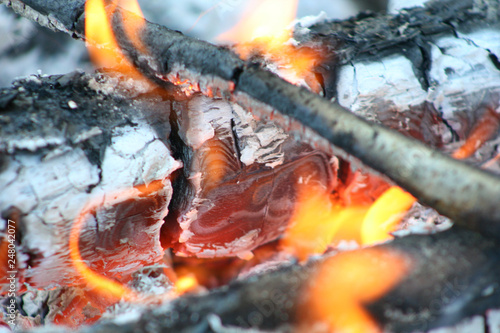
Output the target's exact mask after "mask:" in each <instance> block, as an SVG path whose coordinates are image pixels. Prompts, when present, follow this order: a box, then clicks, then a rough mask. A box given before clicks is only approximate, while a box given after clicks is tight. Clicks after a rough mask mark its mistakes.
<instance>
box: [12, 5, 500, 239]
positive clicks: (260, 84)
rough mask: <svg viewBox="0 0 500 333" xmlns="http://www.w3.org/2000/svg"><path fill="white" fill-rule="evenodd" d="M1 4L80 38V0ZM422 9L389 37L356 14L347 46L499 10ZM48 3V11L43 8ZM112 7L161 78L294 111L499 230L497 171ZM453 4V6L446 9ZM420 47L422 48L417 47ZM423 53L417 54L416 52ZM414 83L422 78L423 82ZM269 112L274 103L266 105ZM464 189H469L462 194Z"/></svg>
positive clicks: (458, 214)
mask: <svg viewBox="0 0 500 333" xmlns="http://www.w3.org/2000/svg"><path fill="white" fill-rule="evenodd" d="M9 4H10V5H11V6H13V8H14V9H15V10H16V11H18V12H19V13H20V14H21V15H25V16H27V17H30V18H32V19H36V20H38V21H39V22H41V23H42V24H44V25H45V26H48V27H51V28H53V29H58V30H61V31H65V32H68V33H71V34H73V35H75V36H77V37H79V38H85V37H84V31H83V22H84V19H85V17H84V15H82V14H81V13H82V12H83V9H82V6H81V4H78V3H73V4H72V5H69V6H66V5H65V6H62V7H61V6H56V5H53V4H52V3H51V2H50V1H49V2H34V3H32V2H31V1H27V2H25V3H23V2H20V1H11V2H9ZM30 5H31V6H32V7H29V6H30ZM72 6H73V7H72ZM492 8H496V7H492ZM426 10H427V11H428V13H429V15H430V16H429V15H427V12H422V9H414V10H413V11H411V12H408V13H404V14H401V15H399V16H396V17H394V18H393V19H392V21H391V24H390V26H389V28H390V31H393V32H394V34H395V33H396V32H397V31H403V32H406V33H403V34H402V37H401V38H395V39H394V41H390V42H385V41H380V42H379V43H366V42H365V40H366V39H364V38H368V37H369V36H370V33H371V34H372V35H373V34H375V33H376V32H377V31H380V29H384V28H385V27H387V25H386V24H385V21H386V20H387V17H385V16H381V17H379V18H378V20H379V21H377V18H374V19H371V18H368V19H367V20H366V21H365V22H366V23H365V24H366V26H367V28H370V27H371V28H372V30H369V32H368V33H367V34H366V35H365V37H364V38H361V39H360V40H361V47H360V46H358V45H356V43H355V45H354V46H351V47H350V48H347V51H348V50H352V51H351V52H361V53H362V51H364V50H366V49H370V47H372V48H373V47H378V48H382V49H384V46H387V44H389V45H393V43H405V42H411V41H413V42H414V43H417V44H416V45H418V43H419V42H420V41H422V40H425V41H431V40H432V38H429V37H425V38H424V34H423V32H422V30H425V32H426V33H434V34H436V37H438V36H439V34H441V33H444V32H448V33H452V32H453V31H461V30H460V29H468V28H469V27H470V24H471V23H470V22H474V23H477V26H478V28H479V27H480V26H481V23H480V22H482V21H484V22H496V21H497V19H498V13H496V12H494V11H492V10H491V8H490V7H487V8H484V7H480V8H479V7H477V6H476V5H475V4H474V3H473V2H469V1H462V2H459V3H458V4H456V8H455V7H454V10H453V11H449V10H447V7H444V9H442V8H441V6H440V5H439V4H437V5H435V6H434V5H432V4H430V5H429V6H428V7H427V8H426ZM49 12H50V14H51V15H50V16H48V15H47V14H48V13H49ZM112 12H113V13H114V14H113V15H112V18H111V19H112V29H113V31H114V32H115V36H116V39H117V43H118V45H119V46H120V49H121V50H122V52H124V53H125V54H126V56H127V57H128V58H129V59H130V60H131V61H132V62H133V63H134V64H135V65H136V66H137V68H138V69H139V70H140V71H141V72H142V73H144V74H145V75H146V77H148V78H150V79H151V80H153V81H154V82H156V83H159V84H161V85H166V86H168V87H170V86H171V83H170V82H173V83H175V84H177V85H178V86H179V87H183V88H185V89H194V90H200V91H201V92H203V93H205V94H211V92H215V93H216V94H221V95H223V96H233V97H234V98H235V99H236V101H237V102H238V103H242V104H243V105H246V106H249V107H251V106H252V105H253V104H255V103H256V102H253V101H250V102H249V99H248V97H250V98H253V99H255V100H257V101H261V102H263V103H266V104H267V105H269V106H271V107H272V108H274V109H276V110H279V112H281V113H282V114H283V116H284V120H283V121H284V123H287V124H290V121H291V120H290V118H288V117H291V118H293V119H295V120H297V121H300V122H301V123H303V124H304V125H305V126H307V127H308V128H311V129H313V130H314V131H315V132H316V133H317V134H319V135H321V136H323V137H324V138H326V139H327V140H328V141H329V142H331V143H332V144H334V145H335V146H337V147H339V148H341V149H343V150H344V151H345V152H347V153H348V154H351V155H352V156H355V157H357V158H359V159H360V160H361V161H362V162H363V163H365V164H366V165H368V166H369V167H371V168H373V169H375V170H377V171H379V172H380V173H382V174H383V175H385V176H387V177H389V178H390V179H392V180H393V181H394V182H395V183H397V184H398V185H400V186H401V187H403V188H404V189H406V190H408V191H409V192H410V193H411V194H413V195H414V196H415V197H416V198H417V199H418V200H419V201H420V202H422V203H424V204H427V205H429V206H431V207H434V208H435V209H436V210H438V211H439V212H440V213H442V214H443V215H446V216H448V217H450V218H452V219H453V220H454V221H455V222H456V223H459V224H461V225H464V226H466V227H468V228H471V229H474V230H479V231H482V232H484V233H485V234H491V235H498V234H500V231H499V230H498V228H499V224H498V220H500V209H499V206H498V205H497V200H496V198H498V197H499V192H498V191H499V188H500V186H498V178H497V177H496V176H492V175H491V174H489V173H486V172H483V171H481V170H478V169H477V168H473V167H470V166H468V165H466V164H463V163H460V162H457V161H455V160H453V159H451V158H449V157H447V156H445V155H442V154H440V153H438V152H436V151H435V150H432V149H429V148H428V147H427V146H425V145H423V144H420V143H418V142H416V141H415V140H411V139H408V138H405V137H402V136H401V135H398V134H397V133H394V132H392V131H388V130H387V129H385V128H383V127H380V126H377V125H374V124H371V123H368V122H366V121H364V120H362V119H360V118H359V117H356V116H354V115H353V114H352V113H350V112H348V111H347V110H345V109H344V108H342V107H340V106H339V105H338V104H334V103H330V102H328V101H327V100H325V99H324V98H321V97H319V96H317V95H315V94H312V93H310V92H309V91H307V90H305V89H303V88H299V87H296V86H293V85H290V84H288V83H287V82H285V81H284V80H282V79H280V78H279V77H277V76H276V75H274V74H272V73H270V72H268V71H266V70H263V69H261V68H258V67H255V66H252V65H247V64H245V63H244V62H243V61H242V60H240V59H239V58H238V57H237V56H236V55H235V54H234V53H232V52H230V51H228V50H227V49H226V48H221V47H216V46H213V45H211V44H208V43H205V42H202V41H199V40H195V39H192V38H189V37H186V36H184V35H182V34H180V33H179V32H176V31H171V30H168V29H166V28H164V27H161V26H158V25H155V24H150V23H148V22H145V23H144V25H143V26H141V27H139V28H138V29H137V30H136V31H134V32H132V35H130V33H128V32H126V31H125V29H124V24H123V21H124V20H123V19H124V18H126V20H128V21H130V20H135V19H131V18H130V17H134V16H133V15H132V16H130V15H128V14H124V13H125V12H123V11H122V10H115V11H112ZM456 13H460V14H459V15H458V16H457V17H454V15H456ZM409 17H416V21H414V22H412V26H416V27H419V28H418V29H408V30H407V29H406V26H405V24H406V22H408V18H409ZM469 18H470V19H469ZM362 22H363V21H362ZM377 22H378V23H377ZM447 22H452V25H453V26H454V27H455V28H453V29H452V28H451V27H450V25H449V24H447ZM427 28H428V29H429V31H427ZM419 29H420V30H419ZM331 39H333V42H332V41H331ZM345 40H346V39H345V38H344V39H342V38H339V37H337V36H335V35H333V36H330V40H329V42H330V47H332V45H333V47H338V45H339V44H340V45H341V44H342V43H344V42H345ZM389 40H391V39H389ZM137 41H139V42H140V44H142V45H143V46H144V49H143V51H144V50H145V52H143V51H141V47H137ZM384 42H385V43H384ZM351 45H352V44H351ZM363 47H365V49H364V48H363ZM340 49H341V48H340ZM423 50H424V51H423V54H424V55H425V48H423ZM336 55H337V56H338V57H340V59H339V60H340V62H344V61H349V60H352V58H351V57H354V56H358V54H354V55H353V54H349V53H347V56H345V55H342V53H341V52H338V51H337V52H336ZM424 63H425V61H423V62H422V64H424ZM423 84H424V86H425V82H423ZM494 107H495V108H496V106H494ZM269 112H270V113H271V114H272V113H273V112H272V111H271V110H270V111H269ZM291 126H292V125H289V127H291ZM429 175H432V176H431V177H430V176H429ZM465 193H466V194H467V195H464V194H465ZM470 193H474V195H472V196H471V195H470ZM492 199H493V200H492Z"/></svg>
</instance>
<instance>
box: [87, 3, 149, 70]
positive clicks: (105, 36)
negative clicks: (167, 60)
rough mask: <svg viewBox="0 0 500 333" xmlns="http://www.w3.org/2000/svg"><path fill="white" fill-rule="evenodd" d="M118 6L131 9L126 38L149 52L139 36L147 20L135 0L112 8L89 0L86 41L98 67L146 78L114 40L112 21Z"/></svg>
mask: <svg viewBox="0 0 500 333" xmlns="http://www.w3.org/2000/svg"><path fill="white" fill-rule="evenodd" d="M117 5H121V6H123V7H126V8H127V9H128V12H127V11H123V20H124V22H125V23H126V24H124V30H125V34H126V35H127V37H128V38H129V40H130V41H131V42H132V44H133V45H134V47H135V48H136V49H138V50H140V51H142V52H145V47H144V45H143V44H142V42H141V41H140V39H139V37H138V36H137V32H138V31H140V29H141V27H142V26H143V25H144V18H143V17H142V13H141V10H140V7H139V5H138V4H137V2H136V1H135V0H121V1H119V2H118V4H117V3H115V2H112V3H111V4H110V5H109V6H108V7H106V6H105V3H104V0H88V1H87V3H86V4H85V37H86V39H87V42H88V44H87V46H88V50H89V54H90V58H91V60H92V62H93V63H94V64H95V65H96V66H97V67H112V68H114V69H115V70H117V71H119V72H121V73H123V74H125V75H128V76H133V77H142V75H141V74H140V73H139V71H137V69H136V68H135V67H134V66H133V65H132V63H131V62H130V61H129V60H128V59H127V58H126V57H125V55H124V54H123V53H122V52H121V51H120V47H119V45H118V43H117V41H116V39H115V37H114V33H113V29H112V25H111V22H110V19H109V18H110V17H112V16H113V14H114V13H115V11H116V9H117Z"/></svg>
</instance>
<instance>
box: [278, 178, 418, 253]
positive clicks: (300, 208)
mask: <svg viewBox="0 0 500 333" xmlns="http://www.w3.org/2000/svg"><path fill="white" fill-rule="evenodd" d="M415 201H416V200H415V198H413V197H412V196H411V195H410V194H408V193H407V192H405V191H403V190H401V189H400V188H399V187H390V188H389V189H388V190H386V191H385V192H384V193H382V195H380V196H379V197H378V198H377V199H376V200H375V202H373V203H356V202H353V203H350V204H349V205H346V204H341V203H339V202H338V201H337V200H334V199H332V198H331V196H330V195H329V194H328V193H324V192H323V191H319V190H317V189H315V188H309V189H306V190H304V191H302V192H301V194H300V196H299V200H298V202H297V204H296V208H295V212H294V214H293V216H292V218H291V221H290V225H289V227H288V229H287V230H286V232H285V234H284V236H283V238H282V240H281V245H282V246H283V248H284V249H285V250H287V251H288V252H291V253H293V254H294V255H296V256H297V257H298V258H299V259H300V260H305V259H307V257H308V256H310V255H312V254H321V253H323V252H324V251H325V250H326V249H327V248H328V246H331V245H335V244H336V243H337V242H339V241H341V240H345V241H349V240H353V241H356V242H358V243H359V244H360V245H370V244H373V243H378V242H383V241H386V240H389V239H392V236H391V234H390V233H391V232H392V231H394V230H395V228H396V227H397V225H398V223H399V222H400V221H401V219H402V217H404V214H405V213H406V211H407V210H408V209H409V208H410V207H411V206H412V205H413V204H414V203H415Z"/></svg>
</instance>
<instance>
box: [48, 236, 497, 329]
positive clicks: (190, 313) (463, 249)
mask: <svg viewBox="0 0 500 333" xmlns="http://www.w3.org/2000/svg"><path fill="white" fill-rule="evenodd" d="M375 248H378V249H384V250H396V251H398V252H400V253H403V254H404V256H406V257H408V258H409V260H410V261H411V262H412V269H411V271H410V273H409V275H408V276H407V277H406V278H405V279H404V280H403V281H402V282H401V283H400V284H398V285H397V286H396V287H395V288H394V289H393V290H392V291H391V292H389V293H388V294H387V295H385V296H384V297H383V298H381V299H379V300H377V301H375V302H374V303H372V304H369V305H367V308H368V309H369V311H370V313H371V314H372V315H373V316H374V317H375V318H376V320H377V322H378V323H380V324H381V325H382V326H383V328H384V329H386V330H387V331H391V332H415V331H427V330H430V329H433V328H437V327H443V326H450V325H456V324H457V323H458V322H460V321H462V320H463V319H464V318H470V317H472V316H477V315H479V316H485V313H486V310H487V309H494V308H495V307H499V306H500V301H499V292H500V291H499V289H498V288H497V287H495V286H498V283H499V280H498V277H499V276H500V275H499V273H500V265H498V262H499V260H500V250H499V244H498V243H497V242H495V241H493V240H491V239H490V238H485V237H484V236H482V235H480V234H478V233H475V232H472V231H469V230H466V229H462V228H460V227H454V228H452V229H450V230H448V231H445V232H441V233H438V234H434V235H412V236H408V237H403V238H396V239H395V240H394V241H393V242H391V243H387V244H383V245H378V246H376V247H375ZM359 251H364V250H359ZM328 257H329V256H326V257H323V258H321V259H319V260H317V261H315V262H311V263H309V264H307V265H305V266H300V265H297V264H291V265H289V266H288V267H282V268H280V269H278V270H276V271H274V272H267V273H266V274H260V275H254V276H252V277H250V278H247V279H244V280H240V281H236V282H233V283H231V284H230V285H229V286H226V287H223V288H220V289H217V290H213V291H211V292H210V293H208V294H205V295H197V296H189V295H187V296H184V297H182V298H180V299H177V300H175V301H173V302H172V303H168V304H164V305H159V306H155V307H154V308H151V307H150V308H148V307H142V308H141V307H139V308H138V309H135V310H132V309H131V311H140V313H141V314H140V316H139V317H136V316H133V318H135V319H129V320H128V321H126V322H125V323H116V322H113V320H112V319H111V320H109V321H108V322H106V321H101V322H100V323H99V324H97V325H94V326H91V327H85V328H82V329H80V330H79V332H81V333H84V332H103V333H104V332H115V333H121V332H160V331H175V332H224V331H225V330H230V329H238V328H239V329H254V330H258V331H260V330H262V331H279V332H288V331H291V330H292V328H293V327H294V325H297V324H298V320H299V318H301V320H304V321H305V322H306V323H308V324H309V325H311V326H309V327H312V325H313V324H314V322H307V321H308V318H312V314H310V313H308V311H307V310H304V305H305V304H307V303H306V302H307V298H308V296H307V295H306V294H304V290H307V288H308V286H311V285H312V284H314V277H315V274H316V272H317V270H318V267H319V266H320V265H321V264H322V263H323V262H324V261H325V260H328ZM331 297H335V295H331ZM298 311H300V313H298ZM310 316H311V317H310ZM485 325H487V324H485ZM46 329H53V330H55V331H54V332H66V330H65V329H64V328H55V327H49V328H46Z"/></svg>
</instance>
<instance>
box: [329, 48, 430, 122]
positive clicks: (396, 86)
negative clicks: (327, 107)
mask: <svg viewBox="0 0 500 333" xmlns="http://www.w3.org/2000/svg"><path fill="white" fill-rule="evenodd" d="M337 91H338V101H339V103H340V105H342V106H344V107H346V108H348V109H350V110H352V112H354V113H356V114H359V115H360V116H362V117H364V118H366V119H370V120H374V119H373V117H374V115H373V113H372V112H366V111H367V110H368V111H370V110H371V109H372V108H373V104H374V102H376V99H377V98H381V99H384V100H386V101H391V102H392V104H393V105H394V106H395V107H396V108H397V109H398V111H400V112H404V111H408V110H409V107H410V106H416V105H420V104H422V103H423V102H425V101H426V98H427V92H425V91H424V90H423V89H422V87H421V85H420V83H419V82H418V80H417V78H416V77H415V75H414V73H413V69H412V64H411V62H410V60H408V59H407V58H406V57H404V56H402V55H394V56H390V57H385V58H383V59H382V60H380V61H374V62H363V61H358V62H354V63H352V65H344V66H342V67H341V68H340V70H339V79H338V85H337Z"/></svg>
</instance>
